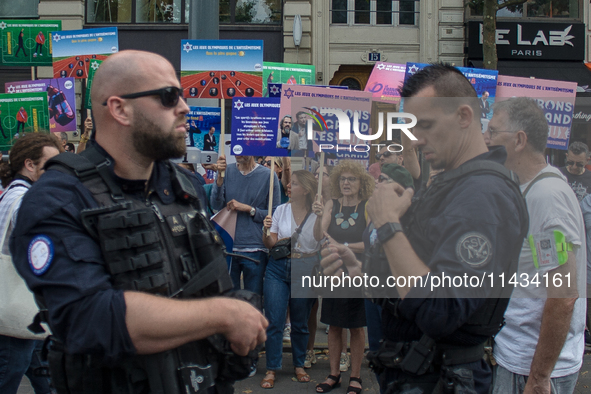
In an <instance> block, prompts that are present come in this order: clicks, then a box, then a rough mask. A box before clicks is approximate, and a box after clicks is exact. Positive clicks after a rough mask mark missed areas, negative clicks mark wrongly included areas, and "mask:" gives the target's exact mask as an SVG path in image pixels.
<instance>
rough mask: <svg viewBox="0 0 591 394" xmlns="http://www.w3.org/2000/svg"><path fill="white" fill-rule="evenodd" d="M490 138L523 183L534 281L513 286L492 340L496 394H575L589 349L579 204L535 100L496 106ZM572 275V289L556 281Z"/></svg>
mask: <svg viewBox="0 0 591 394" xmlns="http://www.w3.org/2000/svg"><path fill="white" fill-rule="evenodd" d="M485 139H486V141H487V144H488V145H491V146H493V145H502V146H504V147H505V148H506V149H507V161H506V162H505V166H506V167H507V168H508V169H510V170H512V171H515V173H517V175H518V176H519V181H520V182H521V190H522V191H523V194H524V196H525V198H526V201H527V208H528V212H529V232H528V239H527V241H526V242H525V243H524V245H523V248H522V250H521V254H520V256H519V277H520V278H522V277H529V278H531V279H530V280H531V281H532V282H530V283H531V284H530V285H529V286H527V284H526V285H525V286H524V285H523V283H522V284H520V286H517V287H516V288H515V290H514V292H513V297H512V298H511V302H510V303H509V306H508V308H507V311H506V312H505V325H504V327H503V329H502V330H501V331H500V332H499V334H498V335H497V336H496V337H495V346H494V356H495V359H496V360H497V364H498V365H497V366H496V367H495V378H494V388H493V393H496V394H521V393H550V391H552V392H553V393H557V394H563V393H565V394H570V393H572V392H573V390H574V388H575V384H576V383H577V378H578V376H579V369H580V368H581V365H582V362H583V350H584V346H583V341H584V338H583V333H584V330H585V298H584V297H585V279H586V278H585V267H586V263H587V259H586V253H587V251H586V246H585V245H586V243H585V236H584V234H585V225H584V223H583V217H582V214H581V209H580V208H579V203H578V201H577V198H576V196H575V195H574V193H573V192H572V190H570V188H569V186H568V184H567V183H566V179H565V178H564V177H563V176H562V174H561V173H560V171H558V169H557V168H555V167H552V166H551V165H550V164H547V163H546V159H545V157H544V149H546V141H547V139H548V123H547V122H546V118H545V116H544V112H543V111H542V110H541V109H540V107H539V106H538V105H537V103H536V101H534V100H533V99H529V98H525V97H519V98H512V99H509V100H506V101H502V102H500V103H497V104H495V106H494V114H493V117H492V119H491V121H490V123H489V124H488V130H487V131H486V133H485ZM567 276H568V278H570V286H569V283H568V282H567V281H566V280H564V281H562V280H560V283H562V286H560V285H559V282H558V281H557V280H555V279H556V278H559V279H562V278H566V277H567ZM545 277H549V278H550V280H549V281H548V282H547V285H546V283H544V281H545V279H544V278H545ZM535 278H539V280H540V282H542V286H541V287H539V286H537V285H535V284H534V282H533V281H535ZM579 297H580V298H579Z"/></svg>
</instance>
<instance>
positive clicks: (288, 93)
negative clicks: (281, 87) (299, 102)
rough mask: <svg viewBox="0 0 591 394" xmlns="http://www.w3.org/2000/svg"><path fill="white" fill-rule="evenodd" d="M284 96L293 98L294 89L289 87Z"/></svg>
mask: <svg viewBox="0 0 591 394" xmlns="http://www.w3.org/2000/svg"><path fill="white" fill-rule="evenodd" d="M284 96H285V97H287V98H288V99H290V98H292V97H293V90H291V88H287V89H286V90H285V94H284Z"/></svg>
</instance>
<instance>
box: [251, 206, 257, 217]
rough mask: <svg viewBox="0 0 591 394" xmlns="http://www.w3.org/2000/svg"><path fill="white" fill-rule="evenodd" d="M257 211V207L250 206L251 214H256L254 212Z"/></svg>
mask: <svg viewBox="0 0 591 394" xmlns="http://www.w3.org/2000/svg"><path fill="white" fill-rule="evenodd" d="M255 213H257V210H256V208H255V207H251V208H250V216H254V214H255Z"/></svg>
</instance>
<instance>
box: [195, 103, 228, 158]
mask: <svg viewBox="0 0 591 394" xmlns="http://www.w3.org/2000/svg"><path fill="white" fill-rule="evenodd" d="M189 110H190V111H189V113H188V114H187V123H188V124H189V129H188V131H187V133H188V135H187V146H192V147H195V148H198V149H200V150H204V151H214V152H217V150H218V148H219V142H220V129H221V123H222V117H221V110H220V108H219V107H189Z"/></svg>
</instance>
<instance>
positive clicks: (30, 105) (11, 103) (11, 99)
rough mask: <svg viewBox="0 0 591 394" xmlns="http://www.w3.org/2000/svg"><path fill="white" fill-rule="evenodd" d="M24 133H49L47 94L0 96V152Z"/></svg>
mask: <svg viewBox="0 0 591 394" xmlns="http://www.w3.org/2000/svg"><path fill="white" fill-rule="evenodd" d="M25 133H46V134H47V133H49V113H48V109H47V93H45V92H40V93H13V94H0V150H9V149H10V148H11V147H12V145H13V144H14V142H15V141H16V139H17V138H18V137H20V136H22V135H23V134H25Z"/></svg>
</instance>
